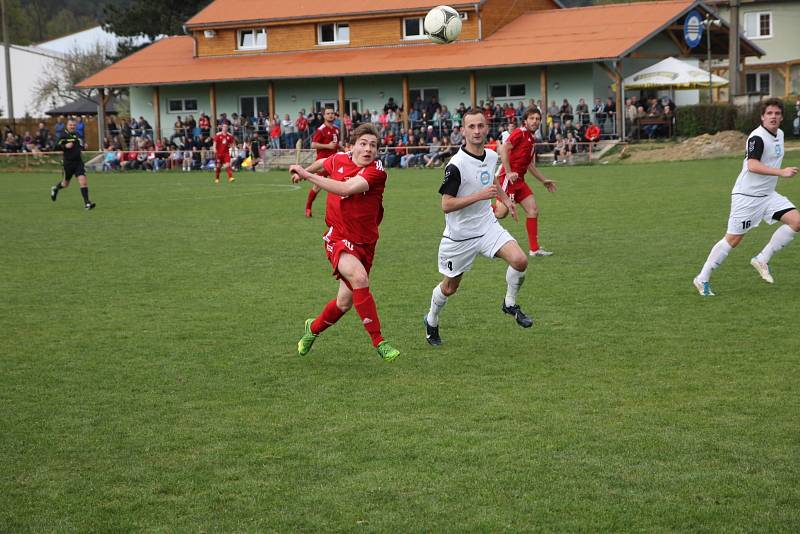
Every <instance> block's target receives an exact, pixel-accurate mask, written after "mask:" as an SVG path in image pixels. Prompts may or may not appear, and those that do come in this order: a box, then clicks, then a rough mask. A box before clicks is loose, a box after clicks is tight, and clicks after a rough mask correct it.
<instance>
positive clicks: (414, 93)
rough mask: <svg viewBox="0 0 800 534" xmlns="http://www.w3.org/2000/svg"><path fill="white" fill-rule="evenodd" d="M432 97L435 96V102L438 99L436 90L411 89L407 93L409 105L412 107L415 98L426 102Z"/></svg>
mask: <svg viewBox="0 0 800 534" xmlns="http://www.w3.org/2000/svg"><path fill="white" fill-rule="evenodd" d="M433 96H435V97H436V99H437V100H438V99H439V90H438V89H411V90H409V91H408V97H409V100H410V101H411V105H414V102H416V100H417V97H420V98H421V99H422V101H423V102H428V101H429V100H430V99H431V97H433Z"/></svg>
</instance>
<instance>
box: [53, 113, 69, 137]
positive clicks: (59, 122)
mask: <svg viewBox="0 0 800 534" xmlns="http://www.w3.org/2000/svg"><path fill="white" fill-rule="evenodd" d="M66 126H67V125H66V124H65V123H64V115H59V116H58V118H57V119H56V128H55V138H56V139H60V138H61V136H62V134H63V133H64V128H66Z"/></svg>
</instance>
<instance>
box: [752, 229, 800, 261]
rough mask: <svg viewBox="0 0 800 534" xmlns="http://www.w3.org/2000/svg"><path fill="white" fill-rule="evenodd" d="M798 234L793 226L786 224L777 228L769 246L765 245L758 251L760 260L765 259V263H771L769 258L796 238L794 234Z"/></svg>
mask: <svg viewBox="0 0 800 534" xmlns="http://www.w3.org/2000/svg"><path fill="white" fill-rule="evenodd" d="M796 235H797V232H795V231H794V230H792V228H791V226H789V225H787V224H784V225H782V226H781V227H780V228H778V229H777V230H775V233H774V234H772V239H770V240H769V243H767V246H765V247H764V250H762V251H761V252H759V253H758V256H756V257H757V258H758V261H763V262H764V263H769V260H771V259H772V255H773V254H775V253H776V252H778V251H779V250H780V249H782V248H783V247H785V246H786V245H788V244H789V243H791V242H792V239H794V236H796Z"/></svg>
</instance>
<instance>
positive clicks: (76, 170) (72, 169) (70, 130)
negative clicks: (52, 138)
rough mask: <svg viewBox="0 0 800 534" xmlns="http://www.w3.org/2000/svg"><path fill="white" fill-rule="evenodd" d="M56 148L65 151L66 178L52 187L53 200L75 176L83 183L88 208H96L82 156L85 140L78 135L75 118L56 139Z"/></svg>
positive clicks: (85, 204) (83, 192) (85, 202)
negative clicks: (90, 193)
mask: <svg viewBox="0 0 800 534" xmlns="http://www.w3.org/2000/svg"><path fill="white" fill-rule="evenodd" d="M56 149H57V150H61V151H63V152H64V178H63V179H62V180H61V181H60V182H58V183H57V184H56V185H54V186H53V187H51V188H50V198H51V199H52V200H53V202H55V201H56V198H58V192H59V191H60V190H61V189H64V188H67V187H69V181H70V180H72V177H73V176H77V177H78V183H79V184H80V185H81V196H83V203H84V206H85V207H86V209H87V210H91V209H94V207H95V205H96V204H95V203H94V202H92V201H91V200H89V185H88V183H87V181H86V168H85V167H84V166H83V158H81V150H83V141H81V138H80V137H78V133H77V132H76V131H75V120H74V119H69V120H68V121H67V127H66V128H65V129H64V132H63V133H62V134H61V137H59V138H58V140H57V141H56Z"/></svg>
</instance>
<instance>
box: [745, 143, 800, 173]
mask: <svg viewBox="0 0 800 534" xmlns="http://www.w3.org/2000/svg"><path fill="white" fill-rule="evenodd" d="M762 155H764V140H763V139H761V137H759V136H757V135H754V136H753V137H751V138H750V139H748V140H747V170H748V171H750V172H754V173H756V174H765V175H768V176H783V177H784V178H791V177H792V176H794V175H795V174H797V167H784V168H783V169H780V168H778V167H770V166H768V165H764V164H763V163H761V156H762Z"/></svg>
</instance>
